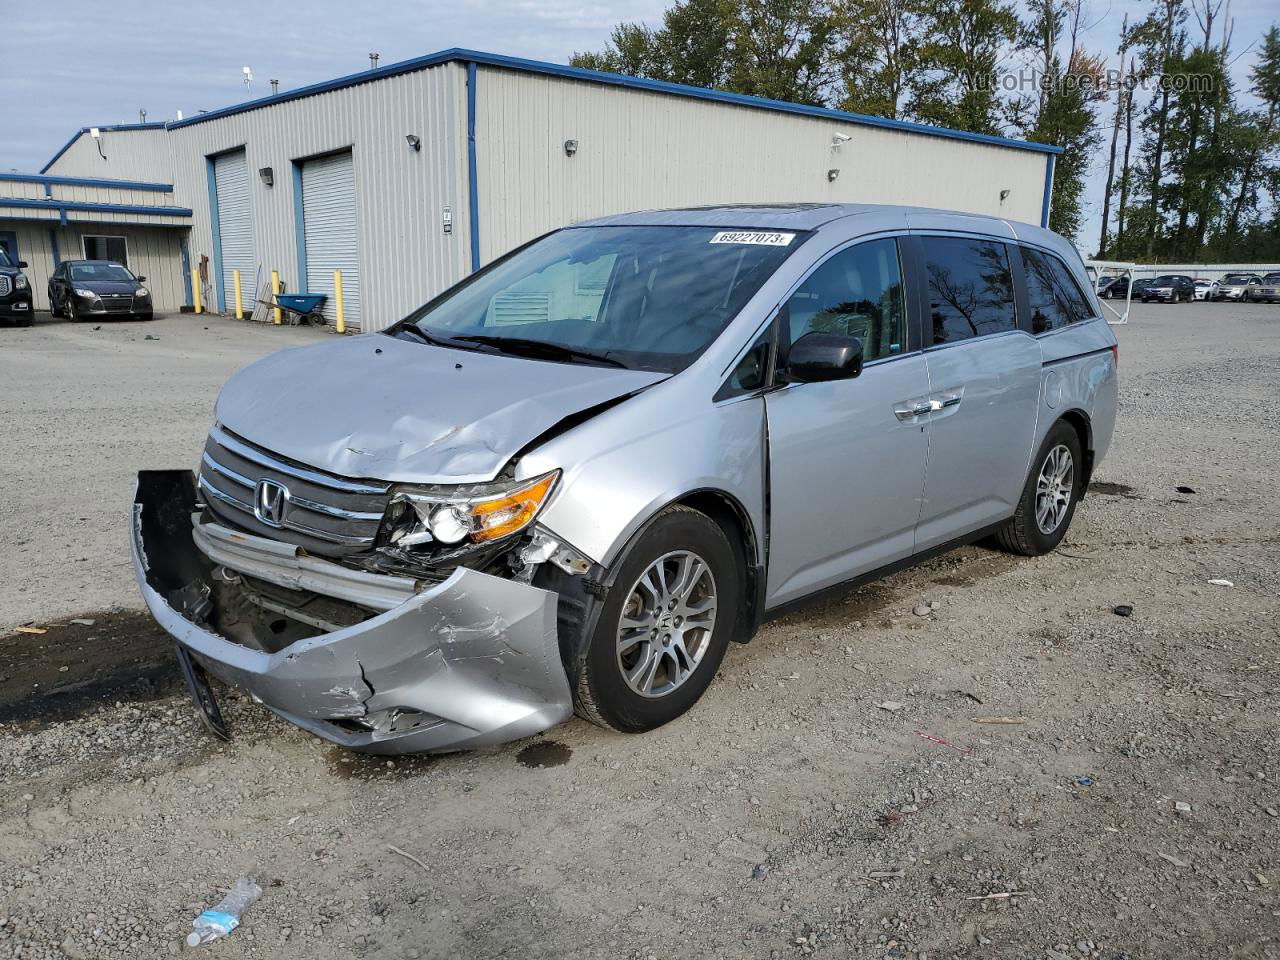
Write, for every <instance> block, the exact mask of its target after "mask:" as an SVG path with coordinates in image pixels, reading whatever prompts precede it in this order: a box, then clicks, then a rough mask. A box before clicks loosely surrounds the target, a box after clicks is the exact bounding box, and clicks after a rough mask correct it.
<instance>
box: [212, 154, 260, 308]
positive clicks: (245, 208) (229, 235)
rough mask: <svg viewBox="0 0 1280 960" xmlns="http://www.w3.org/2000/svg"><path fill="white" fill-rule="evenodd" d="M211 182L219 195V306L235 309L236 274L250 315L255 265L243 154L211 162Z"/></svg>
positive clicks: (247, 171) (251, 216)
mask: <svg viewBox="0 0 1280 960" xmlns="http://www.w3.org/2000/svg"><path fill="white" fill-rule="evenodd" d="M213 182H214V188H215V189H216V191H217V194H218V240H219V255H220V257H221V261H220V262H221V264H222V306H223V309H224V310H226V311H227V312H228V313H230V312H232V311H234V310H235V308H236V284H235V271H236V270H239V271H240V290H241V296H242V298H243V302H244V310H245V314H246V315H248V314H250V313H252V312H253V306H254V304H253V297H254V284H255V283H256V282H257V270H258V267H257V261H256V260H255V259H254V256H253V212H252V210H251V209H250V206H249V164H248V161H247V160H246V159H245V154H244V151H243V150H237V151H236V152H235V153H224V154H222V155H221V156H218V157H214V158H213Z"/></svg>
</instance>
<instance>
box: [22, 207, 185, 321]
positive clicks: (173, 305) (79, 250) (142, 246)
mask: <svg viewBox="0 0 1280 960" xmlns="http://www.w3.org/2000/svg"><path fill="white" fill-rule="evenodd" d="M0 230H12V231H14V232H15V233H16V234H17V235H18V254H19V256H20V257H21V258H22V259H23V260H25V261H27V269H26V271H24V272H25V273H26V275H27V278H28V279H29V280H30V281H31V289H32V293H33V295H34V298H35V305H36V309H37V310H48V309H49V277H50V276H51V275H52V273H53V270H54V267H56V266H57V264H56V263H55V262H54V256H53V244H54V242H55V241H54V239H53V237H56V242H57V245H58V254H59V257H60V258H61V259H62V260H78V259H80V258H82V257H83V256H84V252H83V245H82V243H81V237H82V236H84V235H85V234H90V235H93V236H114V237H124V238H125V242H126V243H127V244H128V246H129V269H130V270H132V271H133V272H134V273H135V274H140V275H142V276H144V277H146V278H147V281H146V285H147V288H148V289H149V290H150V291H151V295H152V302H153V303H154V305H155V308H156V310H158V311H174V310H177V309H178V307H180V306H181V305H182V303H183V300H184V292H183V290H184V288H183V282H182V237H183V235H184V234H185V233H186V231H185V230H178V229H162V228H156V227H147V226H121V225H119V224H110V225H107V224H99V223H95V224H87V223H69V224H68V225H67V226H65V227H63V226H59V225H58V222H57V219H56V218H55V219H53V220H51V221H49V222H48V223H43V222H37V221H31V220H5V219H3V217H2V216H0ZM51 232H52V236H51Z"/></svg>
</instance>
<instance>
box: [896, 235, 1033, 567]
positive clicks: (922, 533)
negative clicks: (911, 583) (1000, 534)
mask: <svg viewBox="0 0 1280 960" xmlns="http://www.w3.org/2000/svg"><path fill="white" fill-rule="evenodd" d="M918 242H919V244H920V246H919V250H920V252H921V260H922V262H923V267H924V270H925V274H926V277H925V281H926V284H927V289H928V292H927V300H926V303H927V307H928V313H927V317H926V322H925V325H924V326H925V336H926V337H929V338H930V339H931V341H932V343H931V345H930V346H929V348H928V349H927V350H926V351H925V358H926V361H927V362H928V366H929V380H930V400H931V404H932V406H933V410H932V412H931V413H930V414H929V418H928V419H929V469H928V473H927V475H926V477H925V491H924V505H923V507H922V509H921V512H920V525H919V528H918V530H917V533H916V549H917V550H927V549H929V548H930V547H933V546H936V545H938V544H940V543H945V542H946V541H948V540H952V539H955V538H956V537H959V536H963V535H964V534H967V533H970V532H972V531H974V530H977V529H980V528H982V527H985V526H988V525H989V524H992V523H996V522H998V521H1001V520H1004V519H1005V518H1007V517H1010V516H1012V514H1013V512H1014V510H1015V509H1017V504H1018V498H1019V497H1020V496H1021V494H1022V487H1023V484H1024V483H1025V482H1026V479H1027V469H1028V464H1029V461H1030V459H1031V453H1032V451H1031V444H1032V442H1033V440H1034V438H1035V431H1036V415H1037V411H1038V409H1039V401H1040V370H1041V361H1040V344H1039V342H1038V341H1037V340H1036V339H1035V338H1034V337H1032V336H1031V335H1030V334H1028V333H1026V332H1025V331H1022V330H1018V329H1017V324H1016V319H1017V313H1016V308H1015V305H1014V295H1013V280H1012V276H1011V274H1010V267H1009V252H1008V249H1007V247H1006V245H1005V244H1004V242H1002V241H1000V240H997V239H989V238H971V237H954V236H952V237H941V236H923V237H920V238H919V241H918Z"/></svg>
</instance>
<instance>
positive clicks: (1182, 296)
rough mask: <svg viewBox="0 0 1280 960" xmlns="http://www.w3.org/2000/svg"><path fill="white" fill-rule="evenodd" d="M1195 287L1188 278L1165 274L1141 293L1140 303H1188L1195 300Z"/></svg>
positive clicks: (1180, 275)
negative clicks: (1154, 301)
mask: <svg viewBox="0 0 1280 960" xmlns="http://www.w3.org/2000/svg"><path fill="white" fill-rule="evenodd" d="M1195 295H1196V287H1195V284H1194V283H1193V282H1192V280H1191V278H1190V277H1186V276H1183V275H1182V274H1173V273H1167V274H1165V275H1164V276H1162V277H1156V278H1155V279H1154V280H1152V281H1151V283H1150V284H1148V285H1147V286H1146V287H1145V288H1144V289H1143V291H1142V302H1143V303H1150V302H1151V301H1152V300H1162V301H1164V302H1166V303H1181V302H1183V301H1186V302H1187V303H1190V302H1191V301H1192V300H1194V299H1195Z"/></svg>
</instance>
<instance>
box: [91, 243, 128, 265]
mask: <svg viewBox="0 0 1280 960" xmlns="http://www.w3.org/2000/svg"><path fill="white" fill-rule="evenodd" d="M84 258H85V259H86V260H110V261H111V262H112V263H118V264H120V265H121V266H125V267H127V266H128V265H129V245H128V244H127V243H125V239H124V237H85V238H84Z"/></svg>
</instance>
